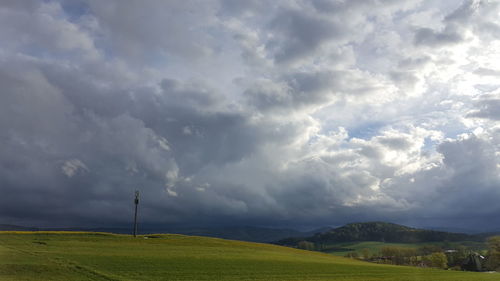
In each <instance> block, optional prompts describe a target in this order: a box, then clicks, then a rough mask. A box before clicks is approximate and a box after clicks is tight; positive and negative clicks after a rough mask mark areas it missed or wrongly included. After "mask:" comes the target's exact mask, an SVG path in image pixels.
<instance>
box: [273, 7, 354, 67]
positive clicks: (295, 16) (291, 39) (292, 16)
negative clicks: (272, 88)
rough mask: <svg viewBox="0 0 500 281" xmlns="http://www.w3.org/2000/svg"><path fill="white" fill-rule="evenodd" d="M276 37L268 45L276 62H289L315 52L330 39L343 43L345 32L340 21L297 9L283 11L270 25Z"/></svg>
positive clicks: (346, 32)
mask: <svg viewBox="0 0 500 281" xmlns="http://www.w3.org/2000/svg"><path fill="white" fill-rule="evenodd" d="M270 27H271V29H272V30H274V31H275V37H274V38H273V39H271V40H270V41H269V42H268V43H267V48H268V49H270V50H271V52H272V53H274V58H275V60H276V62H278V63H281V62H289V61H293V60H296V59H300V58H302V57H304V56H307V55H309V54H311V53H314V52H315V51H316V50H317V49H318V48H319V47H320V46H321V45H322V44H323V43H325V42H328V41H329V40H342V39H344V38H346V35H347V34H348V31H347V30H345V28H344V27H343V26H342V25H341V23H339V22H335V21H332V20H331V19H329V18H321V17H316V16H314V15H311V14H308V13H304V12H303V11H298V10H285V11H282V12H281V13H279V14H278V15H277V16H276V18H275V19H274V20H273V21H272V22H271V23H270Z"/></svg>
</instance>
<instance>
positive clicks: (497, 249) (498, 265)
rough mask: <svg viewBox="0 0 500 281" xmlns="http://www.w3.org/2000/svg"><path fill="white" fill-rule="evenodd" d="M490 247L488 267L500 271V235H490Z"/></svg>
mask: <svg viewBox="0 0 500 281" xmlns="http://www.w3.org/2000/svg"><path fill="white" fill-rule="evenodd" d="M488 248H489V250H488V260H487V262H486V267H487V268H488V269H490V270H496V271H500V236H493V237H490V238H489V239H488Z"/></svg>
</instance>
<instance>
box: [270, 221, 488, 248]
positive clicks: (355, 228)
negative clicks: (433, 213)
mask: <svg viewBox="0 0 500 281" xmlns="http://www.w3.org/2000/svg"><path fill="white" fill-rule="evenodd" d="M484 239H485V237H484V235H470V234H465V233H452V232H445V231H435V230H426V229H418V228H412V227H408V226H404V225H399V224H395V223H387V222H365V223H350V224H346V225H344V226H341V227H338V228H334V229H331V230H329V231H326V232H321V233H316V234H314V235H312V236H308V237H291V238H287V239H282V240H279V241H278V242H276V244H279V245H286V246H296V245H297V243H298V242H300V241H309V242H312V243H315V244H332V243H340V242H355V241H380V242H392V243H421V242H443V241H449V242H454V241H484Z"/></svg>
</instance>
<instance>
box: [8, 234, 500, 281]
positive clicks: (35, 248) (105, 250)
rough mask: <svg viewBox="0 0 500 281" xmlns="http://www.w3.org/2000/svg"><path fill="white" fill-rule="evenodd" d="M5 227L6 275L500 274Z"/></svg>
mask: <svg viewBox="0 0 500 281" xmlns="http://www.w3.org/2000/svg"><path fill="white" fill-rule="evenodd" d="M154 237H155V238H151V237H150V238H148V239H145V237H138V238H136V239H134V238H132V237H130V236H127V235H114V234H102V233H54V232H50V233H49V232H35V233H33V232H26V233H20V232H3V233H2V232H0V280H190V281H194V280H236V281H237V280H266V281H273V280H297V281H299V280H301V281H308V280H360V281H361V280H363V281H370V280H394V281H395V280H398V281H399V280H401V281H403V280H408V281H410V280H411V281H415V280H426V281H428V280H437V281H439V280H443V281H445V280H450V281H451V280H453V281H460V280H463V281H471V280H474V281H475V280H477V281H481V280H500V274H497V273H491V274H488V273H471V272H457V271H445V270H433V269H421V268H414V267H403V266H389V265H378V264H371V263H365V262H361V261H357V260H351V259H346V258H342V257H335V256H332V255H329V254H323V253H318V252H310V251H303V250H297V249H291V248H285V247H280V246H274V245H267V244H257V243H248V242H240V241H230V240H222V239H215V238H207V237H193V236H183V235H156V236H154Z"/></svg>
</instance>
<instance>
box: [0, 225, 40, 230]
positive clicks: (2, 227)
mask: <svg viewBox="0 0 500 281" xmlns="http://www.w3.org/2000/svg"><path fill="white" fill-rule="evenodd" d="M37 230H38V228H36V227H26V226H19V225H12V224H0V231H37Z"/></svg>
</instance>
